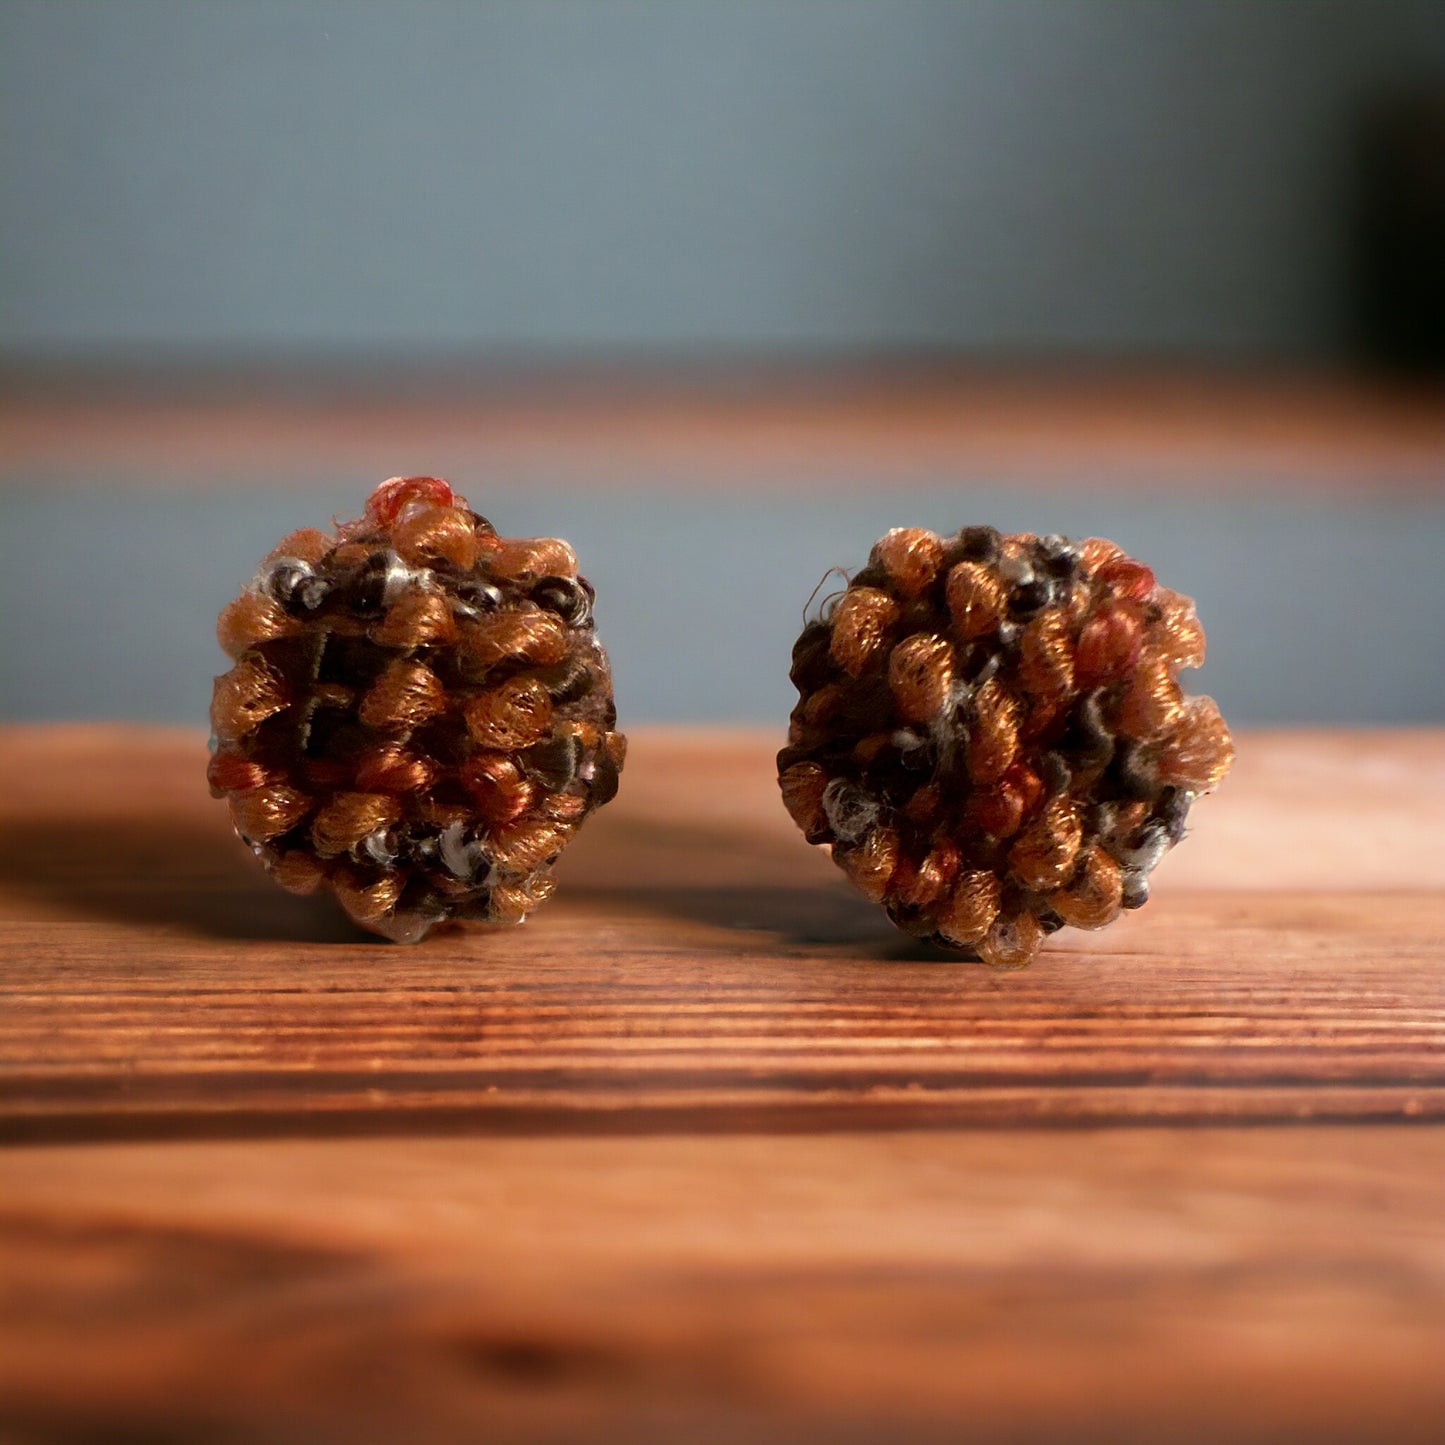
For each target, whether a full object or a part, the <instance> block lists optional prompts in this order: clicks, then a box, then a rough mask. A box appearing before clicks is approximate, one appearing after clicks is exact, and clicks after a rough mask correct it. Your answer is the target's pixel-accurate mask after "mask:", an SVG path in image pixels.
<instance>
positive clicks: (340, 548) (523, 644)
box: [208, 477, 626, 942]
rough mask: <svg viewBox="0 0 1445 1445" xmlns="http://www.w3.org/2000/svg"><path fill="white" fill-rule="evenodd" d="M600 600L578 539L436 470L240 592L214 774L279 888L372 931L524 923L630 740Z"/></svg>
mask: <svg viewBox="0 0 1445 1445" xmlns="http://www.w3.org/2000/svg"><path fill="white" fill-rule="evenodd" d="M592 603H593V592H592V588H591V586H590V585H589V584H588V583H587V581H586V579H585V578H583V577H580V576H578V573H577V558H576V556H575V554H574V553H573V551H572V549H571V547H569V546H568V545H567V543H565V542H562V541H558V540H556V539H553V538H528V539H509V538H504V537H499V536H498V535H497V533H496V531H495V530H494V529H493V527H492V526H491V524H490V523H489V522H488V521H486V520H485V518H482V517H479V516H478V515H477V514H476V513H475V512H473V511H472V510H471V508H470V507H469V506H468V505H467V503H466V501H465V499H464V498H462V497H459V496H457V495H455V494H454V493H453V491H452V489H451V487H450V486H448V484H447V483H446V482H444V481H442V480H440V479H439V478H436V477H399V478H395V479H393V480H391V481H389V482H385V483H383V484H382V485H381V486H380V487H378V488H377V489H376V491H375V492H374V493H373V494H372V496H371V498H370V499H369V500H368V502H367V504H366V512H365V515H364V516H363V517H361V518H360V519H359V520H358V521H354V522H348V523H345V524H343V525H341V526H340V527H339V528H338V529H337V530H336V531H335V533H334V534H328V533H325V532H322V531H319V530H316V529H314V528H304V529H302V530H300V531H297V532H293V533H291V534H290V535H289V536H288V537H286V538H285V539H283V540H282V541H281V542H280V543H279V544H278V545H277V547H276V548H275V549H274V550H273V551H272V552H271V553H270V554H269V555H268V556H267V558H266V559H265V561H264V562H263V563H262V564H261V568H260V570H259V571H258V572H257V574H256V576H255V578H254V579H253V580H252V582H251V583H250V585H249V586H248V587H247V588H246V590H245V591H244V592H243V593H242V594H241V595H240V596H239V597H238V598H237V599H236V600H235V601H234V602H232V603H231V604H230V605H229V606H227V607H226V608H225V609H224V610H223V611H222V613H221V616H220V619H219V622H218V624H217V636H218V638H219V640H220V643H221V646H222V648H223V649H224V650H225V651H226V653H227V654H228V655H229V656H230V657H231V658H232V659H233V660H234V666H233V667H232V668H231V669H230V671H229V672H226V673H224V674H223V675H222V676H220V677H218V678H217V679H216V684H215V692H214V695H213V700H212V704H211V727H212V731H213V733H214V736H215V742H214V752H213V755H212V758H211V762H210V768H209V770H208V778H209V781H210V785H211V791H212V793H213V794H214V795H215V796H217V797H225V798H226V799H227V801H228V803H229V805H230V810H231V817H232V820H233V822H234V823H235V827H236V831H237V833H238V834H239V835H240V836H241V838H242V839H243V840H244V841H245V842H246V843H248V844H249V845H250V846H251V848H252V850H253V851H254V852H255V854H256V856H257V857H258V858H260V860H261V861H262V863H263V864H264V865H265V866H266V868H267V869H268V870H269V871H270V873H271V875H272V876H273V877H274V878H275V879H276V881H277V882H278V883H279V884H280V885H281V886H282V887H283V888H287V889H289V890H290V891H292V892H294V893H314V892H316V891H318V890H320V889H329V890H330V891H331V892H332V893H334V894H335V896H336V898H337V899H338V900H339V901H340V903H341V905H342V906H343V907H344V908H345V910H346V912H347V913H348V914H349V915H350V916H351V917H352V918H353V919H354V920H355V921H356V922H357V923H358V924H360V925H362V926H363V927H365V928H368V929H371V930H372V931H374V932H376V933H380V934H382V935H384V936H386V937H388V938H392V939H395V940H396V941H398V942H415V941H416V940H418V939H420V938H422V937H424V936H425V934H426V933H427V932H428V931H429V930H430V929H431V928H432V927H433V926H434V925H435V924H437V923H439V922H442V921H443V920H446V919H451V918H480V919H487V920H490V921H492V922H496V923H514V922H520V921H521V920H522V919H523V918H525V917H526V915H527V914H528V913H529V912H531V910H532V909H533V908H535V907H536V906H537V905H538V904H539V903H541V902H542V901H543V900H544V899H546V898H547V897H548V896H549V895H550V894H551V892H552V890H553V888H554V887H555V881H554V879H553V878H552V876H551V868H552V864H553V862H554V861H555V860H556V858H557V856H558V854H559V853H561V851H562V849H563V848H564V847H565V846H566V844H567V842H568V840H569V839H570V838H571V837H572V835H573V834H574V833H575V832H576V831H577V829H578V827H579V826H580V825H581V823H582V822H583V820H584V819H585V818H586V816H587V815H588V813H590V812H591V811H592V810H593V809H594V808H596V807H599V806H601V805H602V804H603V803H606V802H607V801H609V800H610V799H611V798H612V797H613V795H614V794H615V793H616V791H617V778H618V773H619V772H620V770H621V768H622V763H623V758H624V756H625V751H626V739H625V738H624V737H623V736H622V734H621V733H619V732H617V731H615V723H616V719H617V713H616V708H615V707H614V705H613V700H612V677H611V671H610V669H609V666H608V662H607V654H606V653H605V652H604V651H603V649H602V646H601V644H600V643H599V642H598V640H597V635H596V632H595V630H594V624H593V617H592Z"/></svg>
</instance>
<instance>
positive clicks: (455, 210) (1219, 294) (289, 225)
mask: <svg viewBox="0 0 1445 1445" xmlns="http://www.w3.org/2000/svg"><path fill="white" fill-rule="evenodd" d="M1432 61H1433V62H1434V64H1435V65H1436V66H1437V67H1438V66H1440V65H1445V5H1442V4H1440V3H1439V0H1294V3H1288V4H1286V3H1283V0H1281V3H1252V4H1251V3H1244V0H1169V3H1162V0H1093V3H1089V4H1082V3H1073V0H1028V3H1025V0H959V3H955V4H948V3H942V0H851V3H824V0H710V3H700V4H695V3H684V0H671V3H670V0H656V3H630V0H575V3H572V0H566V3H552V0H541V3H505V4H504V3H452V0H422V3H412V4H405V3H385V4H383V3H366V0H225V3H218V0H3V4H0V145H3V159H0V165H3V172H0V216H3V223H0V352H3V353H5V354H8V355H9V356H11V357H12V358H13V357H19V358H22V359H23V358H25V357H28V356H41V355H46V354H62V355H75V354H79V355H81V356H86V355H89V354H100V355H105V354H111V353H115V352H120V353H125V352H127V351H129V350H131V349H133V348H136V347H146V346H151V347H161V348H166V347H170V346H182V347H198V348H201V349H203V350H206V351H209V352H220V353H222V354H224V353H226V352H228V351H231V352H239V351H250V352H258V351H259V352H261V353H263V354H270V353H274V352H277V351H285V350H290V351H294V352H298V353H301V354H306V355H312V354H324V353H327V352H336V353H340V354H343V355H344V354H351V353H356V352H360V353H362V354H363V355H371V354H376V353H385V354H391V355H399V356H402V357H405V356H407V355H410V354H423V353H436V352H438V351H442V352H445V351H446V350H448V349H453V348H456V349H462V350H466V351H475V352H483V353H490V354H508V353H514V352H519V351H520V352H544V353H545V352H550V351H557V350H565V349H569V348H577V347H582V348H592V349H596V350H598V351H601V352H606V351H608V350H610V349H616V348H619V347H623V348H633V347H663V348H682V349H691V348H705V347H719V346H721V347H736V348H745V349H754V350H756V349H769V348H831V349H862V350H866V349H873V348H879V347H883V348H891V347H910V346H942V347H961V348H968V349H977V350H990V349H1000V348H1002V349H1013V350H1022V351H1037V350H1044V351H1047V350H1052V349H1059V350H1085V351H1096V352H1104V353H1110V352H1114V353H1117V352H1126V351H1139V350H1143V351H1149V352H1186V353H1201V354H1216V355H1219V354H1224V355H1236V354H1240V355H1256V356H1279V355H1285V356H1289V355H1328V354H1330V353H1331V352H1332V351H1334V350H1336V349H1338V348H1339V347H1341V346H1342V345H1343V342H1344V337H1345V335H1346V328H1347V318H1346V315H1345V311H1346V302H1345V298H1344V295H1343V284H1344V275H1345V272H1346V270H1347V257H1346V251H1347V223H1348V214H1349V206H1350V194H1349V193H1350V185H1351V177H1350V151H1351V144H1352V138H1353V135H1354V128H1355V126H1356V124H1357V121H1358V119H1359V114H1360V108H1361V106H1362V104H1363V103H1364V101H1365V100H1367V99H1368V97H1369V96H1370V95H1371V94H1372V92H1373V91H1375V90H1376V89H1377V88H1378V87H1379V86H1381V85H1384V84H1386V83H1393V82H1394V81H1396V80H1399V79H1401V78H1402V77H1405V78H1408V77H1409V76H1410V75H1411V74H1413V73H1415V72H1416V71H1419V70H1425V69H1428V68H1429V66H1430V64H1431V62H1432Z"/></svg>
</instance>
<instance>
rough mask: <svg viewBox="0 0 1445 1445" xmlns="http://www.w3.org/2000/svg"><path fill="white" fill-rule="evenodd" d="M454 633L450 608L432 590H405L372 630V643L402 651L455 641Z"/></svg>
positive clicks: (455, 629)
mask: <svg viewBox="0 0 1445 1445" xmlns="http://www.w3.org/2000/svg"><path fill="white" fill-rule="evenodd" d="M456 635H457V625H456V623H455V622H454V621H453V619H452V611H451V608H450V607H448V606H447V604H446V600H445V599H444V598H443V597H440V596H439V595H438V594H437V593H435V592H408V593H407V594H406V595H405V596H403V597H401V598H399V599H398V600H397V601H396V602H395V603H394V604H393V605H392V606H391V607H389V608H388V609H387V612H386V616H385V617H383V618H382V619H381V621H380V622H378V623H376V624H375V625H374V626H373V627H372V629H371V638H372V640H373V641H374V642H377V643H380V644H381V646H383V647H396V648H400V649H404V650H410V649H411V648H414V647H431V646H435V645H437V644H439V643H449V642H454V641H455V640H456Z"/></svg>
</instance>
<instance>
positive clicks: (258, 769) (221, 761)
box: [206, 752, 280, 798]
mask: <svg viewBox="0 0 1445 1445" xmlns="http://www.w3.org/2000/svg"><path fill="white" fill-rule="evenodd" d="M206 781H207V782H208V783H209V784H210V785H211V794H212V796H213V797H217V798H219V797H220V796H221V795H222V794H223V793H244V792H247V791H249V790H250V789H251V788H259V787H262V786H263V785H264V784H266V783H275V782H279V781H280V779H279V777H278V776H277V774H276V773H275V771H274V770H273V769H271V768H267V767H263V766H262V765H261V764H260V763H258V762H256V761H255V760H254V759H252V758H245V757H242V756H241V755H240V754H239V753H227V752H220V753H216V754H215V755H214V756H213V757H212V758H211V761H210V763H209V765H208V766H207V768H206Z"/></svg>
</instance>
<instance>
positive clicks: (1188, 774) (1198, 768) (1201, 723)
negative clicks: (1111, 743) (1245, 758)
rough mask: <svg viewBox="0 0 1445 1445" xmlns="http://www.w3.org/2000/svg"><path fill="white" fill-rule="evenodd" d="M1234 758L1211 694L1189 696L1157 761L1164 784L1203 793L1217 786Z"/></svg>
mask: <svg viewBox="0 0 1445 1445" xmlns="http://www.w3.org/2000/svg"><path fill="white" fill-rule="evenodd" d="M1233 761H1234V741H1233V739H1232V738H1231V737H1230V736H1229V728H1228V727H1227V726H1226V724H1225V721H1224V719H1223V718H1222V717H1221V716H1220V715H1219V706H1218V704H1217V703H1216V702H1215V701H1214V699H1213V698H1212V697H1192V698H1189V699H1188V700H1187V701H1186V702H1185V704H1184V707H1183V715H1182V716H1181V717H1180V719H1179V721H1178V722H1177V723H1176V724H1175V726H1174V729H1173V731H1172V732H1171V733H1170V735H1169V739H1168V747H1166V748H1165V749H1164V750H1163V753H1162V755H1161V757H1160V760H1159V776H1160V778H1161V779H1162V780H1163V781H1164V782H1166V783H1173V784H1175V785H1176V786H1178V787H1182V788H1190V789H1193V790H1195V791H1198V792H1205V791H1207V790H1208V789H1210V788H1213V787H1215V786H1217V785H1218V783H1219V782H1220V780H1221V779H1222V778H1223V777H1224V775H1225V774H1226V773H1227V772H1228V771H1229V767H1230V764H1231V763H1232V762H1233Z"/></svg>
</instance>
